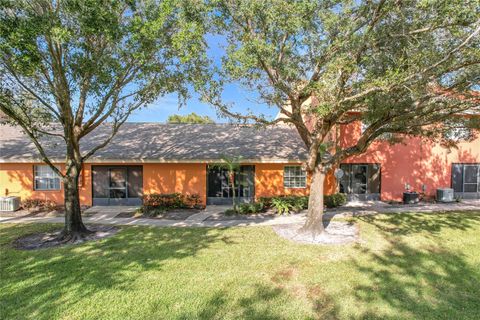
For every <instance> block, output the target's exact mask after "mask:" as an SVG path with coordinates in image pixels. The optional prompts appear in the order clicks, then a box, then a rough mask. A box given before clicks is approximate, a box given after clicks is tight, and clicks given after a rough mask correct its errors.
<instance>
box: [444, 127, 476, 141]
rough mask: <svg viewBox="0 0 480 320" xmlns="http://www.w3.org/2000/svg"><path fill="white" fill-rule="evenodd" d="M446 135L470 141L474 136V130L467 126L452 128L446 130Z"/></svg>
mask: <svg viewBox="0 0 480 320" xmlns="http://www.w3.org/2000/svg"><path fill="white" fill-rule="evenodd" d="M444 137H445V138H446V139H449V140H452V141H456V142H459V141H468V140H470V139H471V138H472V131H471V130H470V129H469V128H465V127H456V128H451V129H450V130H448V131H447V132H445V135H444Z"/></svg>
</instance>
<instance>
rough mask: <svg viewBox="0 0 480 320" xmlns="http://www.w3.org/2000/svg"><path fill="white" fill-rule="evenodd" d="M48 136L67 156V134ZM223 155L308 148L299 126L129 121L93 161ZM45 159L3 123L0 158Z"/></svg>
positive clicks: (58, 153)
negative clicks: (65, 151)
mask: <svg viewBox="0 0 480 320" xmlns="http://www.w3.org/2000/svg"><path fill="white" fill-rule="evenodd" d="M109 133H110V125H108V124H107V125H102V126H100V127H99V128H97V129H96V130H94V131H93V132H92V133H90V134H89V135H87V136H86V137H84V138H83V139H82V142H81V149H82V150H90V149H91V148H92V147H94V146H95V145H97V144H98V143H99V142H101V141H103V139H105V138H106V137H107V136H108V135H109ZM42 139H43V144H44V145H45V149H46V152H47V154H48V156H49V157H50V158H52V159H57V160H58V161H61V160H62V158H63V157H64V150H65V143H64V142H63V141H62V140H61V138H58V137H51V136H48V137H45V138H42ZM222 155H230V156H232V155H234V156H242V158H243V159H245V160H246V161H255V160H256V161H263V162H269V161H271V162H287V161H302V160H304V159H306V156H307V151H306V148H305V145H304V143H303V141H302V140H301V139H300V137H299V135H298V133H297V131H296V130H295V129H294V128H291V127H288V126H285V125H279V126H274V127H267V128H256V127H253V126H239V125H233V124H161V123H125V124H124V125H123V126H122V127H121V128H120V130H119V132H118V133H117V135H116V136H115V138H114V139H113V140H112V141H111V143H110V144H109V145H107V146H106V147H105V148H103V149H101V150H99V151H98V152H97V153H96V154H95V155H94V156H93V157H92V158H90V159H89V160H88V161H89V162H95V161H109V160H110V161H125V162H128V161H144V162H197V161H206V162H212V161H218V160H219V159H220V158H221V156H222ZM39 159H40V157H39V153H38V151H37V149H36V148H35V146H34V145H33V143H32V142H31V141H30V140H29V138H28V137H27V136H26V135H25V134H24V133H23V132H22V131H21V130H20V129H19V128H18V127H11V126H6V125H2V126H0V162H15V161H34V160H39Z"/></svg>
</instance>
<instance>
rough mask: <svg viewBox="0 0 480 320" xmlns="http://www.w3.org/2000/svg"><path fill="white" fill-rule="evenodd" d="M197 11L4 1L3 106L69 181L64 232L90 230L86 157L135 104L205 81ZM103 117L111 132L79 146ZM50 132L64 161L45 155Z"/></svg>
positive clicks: (152, 2)
mask: <svg viewBox="0 0 480 320" xmlns="http://www.w3.org/2000/svg"><path fill="white" fill-rule="evenodd" d="M198 5H202V4H201V3H198ZM200 11H201V10H199V9H198V8H196V4H195V3H193V2H192V3H188V2H187V1H180V0H179V1H177V0H138V1H137V0H98V1H97V0H2V1H0V109H1V111H3V112H4V113H5V114H6V115H7V116H8V117H9V118H10V119H11V120H12V121H13V122H14V123H15V124H16V125H19V126H21V127H22V129H23V130H24V132H25V133H26V134H27V135H28V136H29V137H30V138H31V140H32V141H33V142H34V144H35V145H36V147H37V149H38V152H39V154H40V155H41V159H42V160H43V161H44V162H45V163H47V164H48V165H49V166H50V167H51V168H52V170H54V171H55V172H56V173H57V174H58V175H59V176H60V177H61V179H62V181H63V188H64V194H65V228H64V232H63V235H62V236H63V237H64V239H65V240H70V239H75V238H76V237H78V236H82V234H83V233H86V232H88V230H87V229H86V227H85V226H84V224H83V222H82V217H81V211H80V202H79V189H78V179H79V173H80V171H81V168H82V164H83V163H84V162H85V161H86V160H87V159H88V158H89V157H91V156H92V155H93V154H94V153H95V152H96V151H98V150H99V149H101V148H103V147H105V146H106V145H107V144H108V143H109V141H110V140H111V139H112V138H113V137H114V136H115V134H116V132H117V131H118V130H119V128H120V126H121V125H122V124H123V123H124V122H125V121H126V120H127V118H128V117H129V115H130V114H131V113H132V112H133V111H135V110H137V109H139V108H141V107H143V106H145V105H147V104H148V103H151V102H153V101H154V100H155V99H156V98H157V97H158V96H159V95H163V94H167V93H170V92H178V93H179V94H180V96H181V97H186V96H187V87H188V85H193V87H197V86H198V85H200V83H201V82H202V70H204V69H205V68H204V66H205V63H206V59H205V50H204V48H205V44H204V41H203V34H204V26H203V25H202V23H201V19H199V18H200V17H199V16H198V13H199V12H200ZM187 84H188V85H187ZM106 122H108V124H107V125H108V126H109V127H110V128H111V133H110V135H109V136H108V137H107V138H106V139H104V140H100V141H98V145H96V146H95V147H93V148H91V149H89V150H83V148H82V143H81V141H82V138H83V137H85V136H87V135H89V134H92V132H94V131H95V129H96V128H97V127H99V126H100V125H102V124H104V123H106ZM48 137H55V138H57V139H58V138H60V141H61V142H62V145H64V148H65V149H64V150H65V161H64V164H65V170H60V169H59V168H58V167H57V166H56V165H55V163H52V160H51V159H50V158H49V155H48V153H47V151H46V150H47V149H46V148H45V144H46V143H47V142H48V140H49V139H48Z"/></svg>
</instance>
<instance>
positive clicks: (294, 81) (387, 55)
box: [211, 0, 480, 165]
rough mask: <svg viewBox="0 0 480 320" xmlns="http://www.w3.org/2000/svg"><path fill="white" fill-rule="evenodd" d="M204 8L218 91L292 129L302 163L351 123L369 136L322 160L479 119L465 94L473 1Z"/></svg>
mask: <svg viewBox="0 0 480 320" xmlns="http://www.w3.org/2000/svg"><path fill="white" fill-rule="evenodd" d="M211 3H212V5H213V6H214V7H215V10H214V12H215V15H214V20H215V21H217V26H218V31H219V32H220V33H222V34H223V35H224V36H225V37H226V39H227V40H228V44H229V46H228V50H227V52H226V55H225V57H224V58H223V74H222V75H223V77H224V78H223V82H224V83H227V82H229V81H240V82H241V83H242V84H243V85H244V86H245V88H247V89H248V90H251V91H253V92H255V93H256V94H257V95H258V96H259V97H260V99H261V100H262V101H263V102H266V103H268V104H270V105H272V106H276V107H278V108H279V110H281V111H282V113H284V114H285V115H286V116H285V117H283V118H282V119H281V120H278V119H277V120H274V122H278V121H283V122H287V123H291V124H294V125H295V127H296V128H297V129H298V131H299V133H300V136H301V137H302V139H303V141H304V142H305V144H306V145H307V147H308V148H309V149H310V148H312V149H311V152H310V154H311V157H317V156H318V153H317V147H318V145H322V144H323V143H324V142H326V141H327V140H328V139H329V138H328V136H329V133H330V132H331V131H332V130H333V128H334V127H335V126H337V125H342V124H348V123H351V122H352V121H358V120H363V121H364V122H365V123H366V124H368V125H369V130H365V134H364V135H362V137H361V138H360V139H359V141H358V144H357V145H354V146H352V147H351V148H347V149H348V150H347V149H345V150H339V151H340V152H339V154H338V156H337V157H333V158H332V161H337V160H339V159H342V158H345V157H348V156H351V155H353V154H355V153H359V152H363V151H365V150H366V148H367V147H368V145H369V144H370V143H371V142H372V141H374V140H375V139H377V138H378V137H381V136H386V135H388V134H392V135H394V134H396V133H406V134H414V135H424V136H428V137H431V138H435V139H438V138H439V137H440V136H441V135H442V134H441V132H442V130H443V129H442V128H443V126H442V125H441V124H442V123H443V122H445V121H446V120H447V119H448V118H451V117H457V116H458V114H462V113H464V112H465V111H467V110H468V112H470V113H480V110H479V106H478V100H474V99H471V98H469V94H468V92H469V91H470V90H478V83H479V80H480V55H479V54H480V50H479V48H480V36H479V34H480V31H478V30H479V28H480V20H479V19H478V17H479V16H480V1H479V0H468V1H462V2H459V1H435V0H432V1H430V0H429V1H382V0H377V1H351V0H333V1H321V0H300V1H293V2H292V1H282V0H265V1H254V0H244V1H235V0H217V1H212V2H211ZM475 86H477V87H475ZM475 88H476V89H475ZM475 101H477V102H475ZM216 105H220V104H219V103H216ZM222 105H223V106H226V105H227V103H224V104H222ZM285 110H286V112H285ZM221 111H222V110H221ZM227 114H228V113H227ZM229 115H230V116H237V117H239V118H240V119H242V120H245V119H247V118H248V119H252V120H253V121H258V120H259V119H258V117H257V118H256V117H253V116H249V115H246V114H245V113H244V116H243V117H241V116H240V115H238V114H234V113H230V114H229ZM261 120H262V121H260V122H261V123H265V122H266V121H264V119H261ZM459 121H461V122H464V118H462V117H460V118H459ZM325 161H326V160H325ZM309 163H310V164H312V165H313V164H314V163H316V161H310V160H309Z"/></svg>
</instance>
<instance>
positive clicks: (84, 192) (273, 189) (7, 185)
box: [0, 163, 334, 205]
mask: <svg viewBox="0 0 480 320" xmlns="http://www.w3.org/2000/svg"><path fill="white" fill-rule="evenodd" d="M38 164H41V163H38ZM34 165H35V164H34V163H1V164H0V196H4V195H12V196H20V197H21V198H22V199H29V198H31V199H33V198H34V199H44V200H51V201H55V202H57V203H58V204H62V203H63V199H64V196H63V189H62V190H56V191H35V190H34V189H33V166H34ZM92 165H122V166H127V165H142V166H143V191H144V194H151V193H173V192H180V193H184V194H194V193H196V194H198V195H200V197H201V198H202V202H203V204H206V193H207V164H205V163H193V164H186V163H161V164H159V163H156V164H155V163H145V164H138V163H121V164H120V163H102V164H85V165H84V167H83V170H82V183H81V186H80V201H81V203H82V204H84V205H92ZM285 165H292V164H273V163H259V164H255V196H256V197H257V198H258V197H266V196H274V195H307V194H308V188H284V186H283V169H284V166H285ZM298 165H300V163H298ZM60 167H61V168H63V166H62V165H60ZM309 180H310V179H307V185H308V184H309V183H310V181H309ZM332 184H334V180H331V179H330V180H328V179H327V181H326V183H325V186H326V190H327V192H328V190H329V189H332V188H331V185H332Z"/></svg>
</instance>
